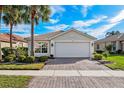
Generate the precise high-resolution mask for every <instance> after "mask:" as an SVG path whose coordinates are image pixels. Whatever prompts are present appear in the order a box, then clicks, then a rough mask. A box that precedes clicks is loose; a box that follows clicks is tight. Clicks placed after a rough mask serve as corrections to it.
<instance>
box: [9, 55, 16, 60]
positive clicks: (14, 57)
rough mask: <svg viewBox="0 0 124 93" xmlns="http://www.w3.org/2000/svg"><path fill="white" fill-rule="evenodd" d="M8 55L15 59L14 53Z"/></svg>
mask: <svg viewBox="0 0 124 93" xmlns="http://www.w3.org/2000/svg"><path fill="white" fill-rule="evenodd" d="M8 56H10V57H13V60H15V59H16V56H15V54H9V55H8Z"/></svg>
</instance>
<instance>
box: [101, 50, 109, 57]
mask: <svg viewBox="0 0 124 93" xmlns="http://www.w3.org/2000/svg"><path fill="white" fill-rule="evenodd" d="M102 55H103V56H104V57H105V58H107V57H108V56H109V55H110V54H109V52H107V51H106V52H104V53H103V54H102Z"/></svg>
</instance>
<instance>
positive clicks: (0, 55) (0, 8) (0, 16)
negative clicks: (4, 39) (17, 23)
mask: <svg viewBox="0 0 124 93" xmlns="http://www.w3.org/2000/svg"><path fill="white" fill-rule="evenodd" d="M2 10H3V9H2V5H0V29H1V20H2ZM1 52H2V51H1V41H0V62H1V61H2V53H1Z"/></svg>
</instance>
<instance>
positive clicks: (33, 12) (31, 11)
mask: <svg viewBox="0 0 124 93" xmlns="http://www.w3.org/2000/svg"><path fill="white" fill-rule="evenodd" d="M25 9H26V10H25V13H24V14H23V17H24V18H23V19H24V22H25V23H31V53H30V55H31V56H34V25H35V24H36V25H38V23H39V20H40V19H41V20H42V22H46V21H49V15H50V13H51V11H50V8H49V6H48V5H40V6H37V5H31V6H25ZM29 18H30V19H29Z"/></svg>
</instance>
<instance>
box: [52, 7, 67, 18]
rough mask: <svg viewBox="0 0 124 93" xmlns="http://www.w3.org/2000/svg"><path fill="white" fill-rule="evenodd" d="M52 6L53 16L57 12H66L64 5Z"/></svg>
mask: <svg viewBox="0 0 124 93" xmlns="http://www.w3.org/2000/svg"><path fill="white" fill-rule="evenodd" d="M50 8H51V11H52V12H51V16H53V15H54V14H56V13H59V14H61V13H63V12H65V8H63V7H62V6H59V5H52V6H50Z"/></svg>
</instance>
